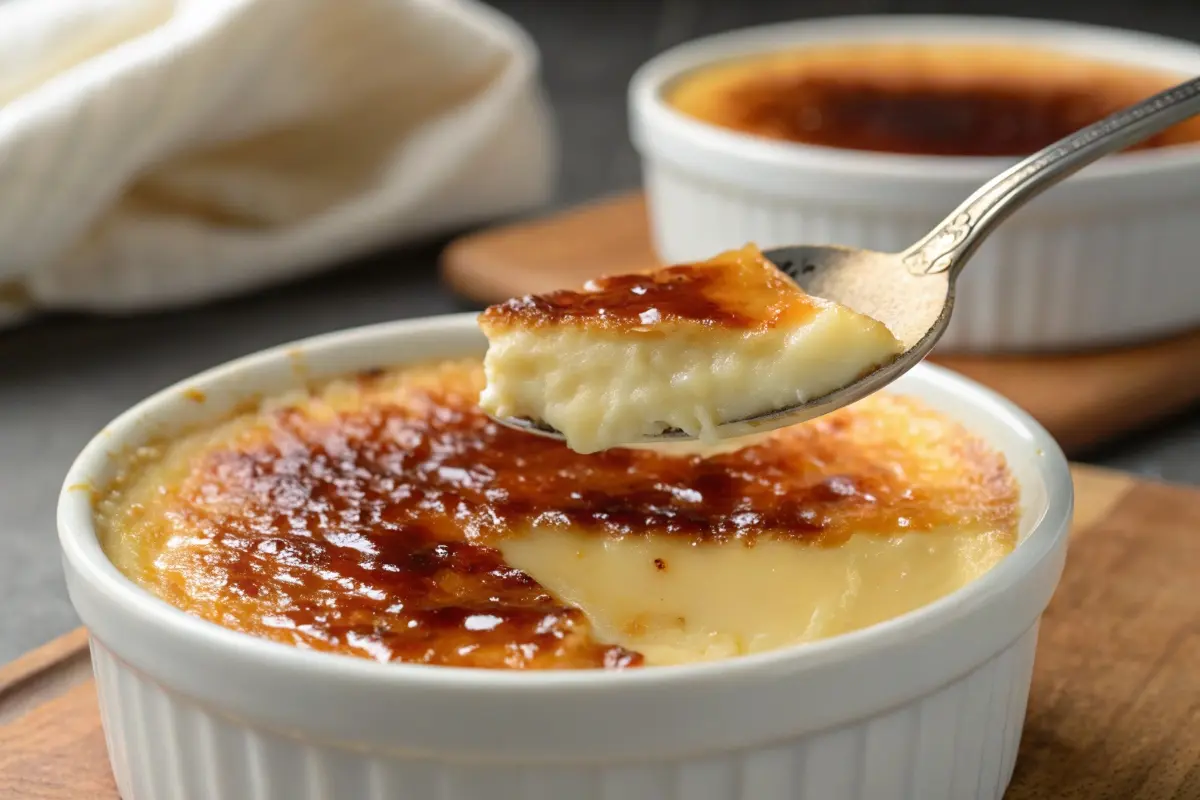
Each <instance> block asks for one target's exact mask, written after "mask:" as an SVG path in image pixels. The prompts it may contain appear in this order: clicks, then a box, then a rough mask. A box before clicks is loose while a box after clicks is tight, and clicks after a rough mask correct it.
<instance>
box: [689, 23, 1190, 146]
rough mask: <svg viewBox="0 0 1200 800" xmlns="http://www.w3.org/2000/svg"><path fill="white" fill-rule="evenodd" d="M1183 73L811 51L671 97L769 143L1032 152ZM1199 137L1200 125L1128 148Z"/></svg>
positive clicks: (1010, 56) (750, 62)
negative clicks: (770, 141)
mask: <svg viewBox="0 0 1200 800" xmlns="http://www.w3.org/2000/svg"><path fill="white" fill-rule="evenodd" d="M1185 77H1187V76H1185V75H1178V74H1172V73H1169V72H1165V71H1158V70H1151V69H1146V68H1143V67H1138V66H1133V65H1130V64H1120V63H1112V62H1106V61H1101V60H1099V59H1092V58H1085V57H1081V56H1077V55H1072V54H1067V53H1059V52H1054V51H1052V50H1045V49H1037V48H1026V47H1018V46H1005V45H996V44H988V43H985V42H953V43H952V42H942V43H912V42H908V43H906V42H873V43H847V44H834V45H814V46H809V47H803V48H796V49H794V50H789V51H784V52H776V53H763V54H757V55H753V56H748V57H745V58H739V59H732V60H729V61H724V62H720V63H715V64H712V65H709V66H706V67H702V68H699V69H696V70H694V71H693V72H691V73H689V74H687V75H684V76H681V77H680V78H679V79H678V80H677V81H675V82H674V83H673V84H672V85H670V86H669V87H668V88H667V91H666V92H665V100H666V101H667V103H668V104H670V105H671V106H673V107H674V108H676V109H677V110H679V111H681V112H683V113H684V114H687V115H688V116H691V117H694V118H696V119H698V120H701V121H703V122H707V123H710V124H712V125H717V126H720V127H722V128H728V129H732V130H736V131H739V132H742V133H747V134H752V135H755V136H762V137H766V138H769V139H776V140H783V141H791V142H799V143H802V144H808V145H818V146H822V147H837V148H845V149H853V150H871V151H876V152H885V153H904V154H911V155H933V156H968V157H1016V156H1025V155H1029V154H1030V153H1033V152H1035V151H1037V150H1040V149H1041V148H1043V147H1045V146H1047V145H1049V144H1051V143H1052V142H1055V141H1057V140H1058V139H1060V138H1062V137H1064V136H1067V135H1070V134H1071V133H1073V132H1075V131H1077V130H1079V129H1080V128H1082V127H1085V126H1087V125H1090V124H1092V123H1094V122H1097V121H1099V120H1101V119H1103V118H1104V117H1106V116H1108V115H1109V114H1112V113H1114V112H1116V111H1119V110H1120V109H1122V108H1124V107H1125V106H1128V105H1131V104H1132V103H1135V102H1137V101H1139V100H1141V99H1143V98H1145V97H1148V96H1150V95H1152V94H1155V93H1157V92H1161V91H1163V90H1164V89H1167V88H1169V87H1171V86H1173V85H1175V84H1176V83H1178V82H1180V81H1181V80H1183V79H1184V78H1185ZM1197 141H1200V121H1197V120H1191V121H1186V122H1183V123H1180V124H1179V125H1176V126H1174V127H1172V128H1169V129H1167V130H1166V131H1163V132H1162V133H1159V134H1156V135H1155V136H1152V137H1150V138H1148V139H1146V140H1145V141H1143V142H1139V143H1138V144H1136V145H1134V146H1133V147H1132V148H1131V149H1145V148H1155V147H1169V146H1174V145H1180V144H1192V143H1195V142H1197Z"/></svg>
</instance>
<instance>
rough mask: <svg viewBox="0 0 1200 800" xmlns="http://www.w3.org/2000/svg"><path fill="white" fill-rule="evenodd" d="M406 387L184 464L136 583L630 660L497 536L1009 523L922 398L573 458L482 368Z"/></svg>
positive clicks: (380, 626) (956, 432)
mask: <svg viewBox="0 0 1200 800" xmlns="http://www.w3.org/2000/svg"><path fill="white" fill-rule="evenodd" d="M411 375H413V376H416V377H410V374H409V373H403V372H401V373H384V374H382V375H374V376H363V377H360V378H359V379H358V386H359V390H360V391H361V394H362V397H363V398H364V399H362V401H361V402H360V403H358V404H356V405H355V406H354V407H353V408H350V409H348V410H337V409H334V408H332V407H330V406H328V405H322V404H321V400H320V398H319V397H318V398H315V399H312V400H306V401H304V402H303V403H301V404H297V405H292V406H290V407H284V408H281V409H278V410H274V411H270V412H264V413H262V414H260V415H258V416H255V417H252V418H250V419H248V420H246V421H245V425H243V426H242V427H240V428H238V431H240V432H239V433H237V434H236V435H231V436H229V437H227V438H226V439H225V440H221V441H219V442H218V443H217V444H215V445H213V446H211V447H207V448H205V449H201V450H200V451H199V452H197V453H196V454H194V455H193V456H192V457H191V460H190V461H189V462H188V467H187V470H186V471H185V473H184V474H183V475H182V478H181V479H180V480H179V481H178V483H177V485H165V486H162V488H161V490H158V491H157V498H156V500H155V502H156V503H158V504H160V505H159V507H158V508H157V510H156V511H155V512H154V513H156V514H159V515H161V520H160V521H161V525H160V526H159V528H156V529H155V530H161V534H156V535H157V536H158V537H159V541H157V542H152V541H143V542H138V546H139V547H143V548H145V549H146V550H147V552H146V553H145V554H144V555H145V556H146V557H147V558H148V561H149V563H151V564H152V566H151V567H149V568H148V569H147V571H146V574H145V575H144V576H143V580H144V582H145V583H147V584H149V588H151V589H152V590H153V591H156V592H157V593H159V594H160V595H161V596H163V597H164V598H165V599H166V600H168V601H169V602H171V603H174V604H175V605H177V606H179V607H181V608H184V609H185V610H188V611H190V612H191V613H195V614H198V615H199V616H202V617H205V618H207V619H210V620H211V621H213V622H217V623H219V624H221V625H225V626H226V627H230V628H233V629H235V630H241V631H244V632H247V633H252V634H255V635H259V636H264V637H267V638H271V639H275V640H279V641H284V642H288V643H292V644H298V645H301V646H304V647H311V648H315V649H320V650H329V651H335V652H344V653H350V654H354V655H358V656H362V657H367V658H374V659H378V660H399V661H409V662H419V663H431V664H451V665H462V666H477V667H497V668H513V669H521V668H534V669H536V668H547V667H557V668H571V667H577V668H578V667H582V668H586V667H609V668H619V667H627V666H637V665H639V664H641V663H642V658H641V656H640V655H639V654H636V653H631V652H629V651H627V650H624V649H622V648H620V647H616V646H611V645H607V644H605V643H602V642H598V641H597V640H596V639H595V637H594V635H593V633H592V631H591V628H590V625H589V623H588V620H587V619H586V618H585V617H584V616H583V615H582V614H581V613H580V612H579V611H578V610H577V609H575V608H571V607H568V606H565V605H563V604H562V603H561V602H560V601H558V600H557V599H556V598H554V597H552V596H551V595H550V594H549V593H548V592H546V591H545V589H543V588H542V587H541V586H540V585H539V584H538V583H537V582H536V581H534V580H533V579H532V578H530V577H529V576H528V575H526V574H524V573H522V572H520V571H518V570H515V569H513V568H511V567H509V566H508V565H506V564H505V563H504V560H503V558H502V557H501V555H500V552H499V550H498V549H496V547H495V545H496V544H497V543H500V542H503V541H504V539H505V537H509V536H519V535H521V531H522V530H527V529H529V528H530V527H538V526H549V527H568V526H569V527H570V528H573V529H575V530H581V531H586V532H592V533H594V534H595V535H598V536H642V535H647V534H654V535H662V536H673V537H686V538H687V539H688V540H691V541H692V542H694V543H695V544H697V545H704V544H705V543H709V542H715V541H732V540H740V541H742V542H744V543H746V544H747V545H752V544H753V543H754V541H755V540H756V539H757V538H758V537H761V536H771V537H784V538H789V539H792V540H795V541H796V542H797V545H798V546H805V545H807V546H825V547H834V546H837V545H838V544H839V543H840V542H841V541H843V540H844V539H845V538H846V537H847V536H849V535H850V534H851V533H858V532H863V533H877V534H880V535H894V534H896V533H897V532H913V531H932V530H935V529H944V528H955V527H956V526H957V527H961V526H963V525H970V526H972V529H977V528H979V527H980V526H982V527H984V528H989V529H993V530H995V531H999V532H1001V533H1002V534H1003V533H1007V534H1010V535H1011V534H1012V532H1013V531H1014V530H1015V523H1016V518H1017V516H1016V515H1017V489H1016V485H1015V483H1014V481H1013V479H1012V477H1011V475H1010V474H1009V472H1008V470H1007V468H1006V466H1005V463H1004V460H1003V458H1002V457H1001V456H999V455H997V454H995V453H993V452H991V451H990V450H989V449H987V448H986V447H985V446H984V445H983V444H982V443H980V442H979V441H977V440H975V439H974V438H972V437H970V436H968V435H967V434H966V433H965V432H964V431H963V430H962V429H960V428H959V427H958V426H957V425H955V424H953V423H951V422H949V421H947V420H945V419H944V418H942V417H940V416H938V415H937V414H935V413H933V412H931V411H930V410H928V409H926V408H925V407H924V406H922V405H920V404H918V403H916V402H914V401H911V400H906V399H903V398H894V397H884V396H880V397H874V398H871V399H869V400H867V401H864V402H862V403H860V404H858V405H856V406H854V407H852V408H849V409H844V410H842V411H839V412H837V413H835V414H832V415H829V416H827V417H824V418H822V419H820V420H817V421H815V422H813V423H809V424H805V425H800V426H796V427H792V428H789V429H785V430H783V431H779V432H776V433H774V434H772V435H770V436H769V437H767V438H766V439H764V440H763V441H761V442H757V443H755V444H754V445H752V446H750V447H747V448H745V449H742V450H739V451H736V452H732V453H728V452H727V453H724V454H719V455H714V456H710V457H701V456H697V455H691V456H679V455H666V454H664V453H662V452H659V451H653V450H610V451H605V452H602V453H599V454H595V455H590V456H581V455H579V454H577V453H574V452H572V451H571V450H568V449H567V448H566V447H565V446H563V445H562V444H561V443H558V442H556V441H553V440H549V439H544V438H541V437H535V436H529V435H526V434H521V433H518V432H515V431H512V430H510V429H508V428H505V427H502V426H499V425H496V424H495V423H493V422H492V421H490V420H489V419H488V418H487V417H486V416H485V415H484V414H482V412H480V411H479V410H478V408H476V407H475V405H474V403H473V400H472V398H473V397H474V392H477V391H478V389H479V387H480V386H481V385H482V382H483V378H482V373H481V369H480V368H479V365H478V364H477V363H476V362H470V363H466V364H456V365H453V366H445V367H442V368H440V369H434V370H426V371H425V372H424V373H421V372H420V371H418V372H416V373H411ZM422 376H423V377H422ZM439 387H440V388H439ZM143 468H144V465H143V467H137V468H135V469H134V474H131V476H130V477H129V479H127V480H126V481H124V482H123V483H122V486H123V487H126V488H118V489H116V490H115V491H113V492H110V493H109V497H108V499H107V500H106V501H105V502H104V503H102V507H104V508H106V509H107V510H106V511H104V512H102V513H101V515H100V518H101V527H102V528H104V527H107V528H114V529H121V528H122V527H123V526H124V527H128V526H131V525H133V524H134V522H135V521H142V522H144V515H145V514H146V513H147V511H146V509H144V508H135V507H134V506H133V504H131V503H130V502H129V501H128V500H126V499H125V498H124V497H123V493H124V492H125V491H127V487H128V486H131V485H134V484H136V482H137V480H138V479H137V475H136V472H137V470H138V469H143ZM135 518H137V520H135ZM156 548H157V549H156ZM656 567H657V569H660V570H667V569H669V565H668V564H667V563H666V562H665V561H664V562H663V563H662V564H661V565H656Z"/></svg>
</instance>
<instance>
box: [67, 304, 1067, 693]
mask: <svg viewBox="0 0 1200 800" xmlns="http://www.w3.org/2000/svg"><path fill="white" fill-rule="evenodd" d="M475 319H476V314H474V313H470V312H469V313H465V314H448V315H440V316H434V317H424V318H419V319H411V320H402V321H396V322H384V323H378V324H374V325H367V326H362V327H357V328H351V329H346V330H341V331H336V332H333V333H328V334H322V335H319V336H314V337H309V338H305V339H301V340H298V341H295V342H290V343H285V344H281V345H278V346H275V347H271V348H268V349H265V350H261V351H258V352H255V353H252V354H250V355H247V356H243V357H241V358H238V359H234V360H232V361H229V362H226V363H224V364H221V365H218V366H215V367H213V368H210V369H208V370H205V371H203V372H201V373H199V374H197V375H194V376H192V377H190V378H185V379H184V380H182V381H179V382H177V383H175V384H173V385H171V386H168V387H166V388H164V389H162V390H160V391H158V392H155V393H154V394H152V395H150V396H149V397H147V398H145V399H144V400H142V401H140V402H139V403H137V404H135V405H134V406H132V407H131V408H129V409H127V410H126V411H124V412H123V413H122V414H120V415H119V416H117V417H116V418H115V419H114V420H113V421H112V422H111V423H109V425H106V426H105V427H104V428H103V429H102V430H101V431H100V432H99V433H98V434H97V435H96V436H95V437H94V438H93V439H92V440H91V441H89V442H88V444H87V445H86V446H85V447H84V448H83V450H82V451H81V452H80V454H79V455H78V456H77V457H76V459H75V461H74V462H73V463H72V465H71V467H70V469H69V470H68V473H67V476H66V479H65V481H64V483H63V487H62V490H61V492H60V495H59V501H58V506H57V523H58V525H57V527H58V534H59V541H60V546H61V549H62V554H63V557H64V558H65V559H66V560H67V561H68V562H69V564H70V566H71V567H72V568H73V569H74V570H75V572H76V574H77V575H78V577H79V578H80V579H82V580H85V581H87V582H88V583H89V584H90V585H91V586H92V588H93V589H95V590H97V591H99V592H101V593H103V594H104V595H106V596H107V597H108V598H109V599H110V601H112V602H113V603H115V604H117V605H118V606H120V608H121V609H122V612H123V613H126V614H128V615H131V616H133V617H135V618H137V619H138V620H139V621H140V622H141V623H143V624H147V625H150V626H152V627H153V628H155V629H157V631H158V632H160V633H162V634H163V635H164V636H167V637H170V636H184V637H188V638H192V639H194V640H196V641H198V642H202V643H204V644H206V645H207V646H209V647H212V648H217V649H221V650H223V651H225V652H227V653H228V654H229V656H230V657H231V658H235V659H243V660H244V659H250V660H253V661H254V662H257V663H258V664H259V665H260V666H262V667H263V668H269V669H275V670H282V671H287V672H289V673H292V672H297V671H298V672H305V673H321V674H322V675H323V677H324V678H326V679H328V680H345V681H349V682H352V683H360V682H367V681H369V682H372V684H378V685H380V686H395V685H400V686H405V687H409V688H420V687H422V686H424V687H429V688H431V689H432V688H437V689H447V688H452V689H456V690H459V691H483V692H490V691H494V690H503V691H504V692H514V691H516V692H540V693H551V692H554V691H556V690H566V691H572V692H578V691H592V692H598V691H618V692H619V691H622V690H624V689H628V688H634V687H635V686H636V687H640V688H647V687H651V688H652V687H655V686H659V685H663V684H669V685H672V686H679V685H682V684H693V685H694V684H698V683H703V682H706V681H713V680H718V681H728V680H749V679H752V678H753V677H754V676H755V675H756V674H764V675H765V674H771V673H774V672H777V671H778V670H779V669H780V668H782V667H789V668H793V669H796V668H801V667H805V666H811V667H814V668H815V667H819V666H823V665H826V664H829V663H831V662H832V663H838V662H839V661H844V660H849V659H857V658H863V657H870V656H871V655H872V654H874V653H878V652H880V651H886V650H887V649H888V648H889V647H893V646H895V645H897V644H898V643H899V642H901V641H904V640H909V639H911V638H912V637H914V636H921V635H933V634H934V633H936V632H937V631H938V630H939V629H941V628H942V627H943V626H945V625H948V624H951V623H952V622H953V621H954V620H955V619H957V618H958V617H959V616H960V615H961V614H962V613H965V612H964V609H970V608H974V607H977V606H978V605H979V604H981V603H985V602H986V601H987V598H988V597H989V596H991V595H993V594H995V593H998V592H1002V591H1004V590H1005V589H1006V588H1011V586H1012V585H1013V584H1014V583H1016V582H1018V581H1019V580H1020V579H1021V578H1022V577H1023V576H1025V575H1027V574H1029V573H1032V572H1033V571H1035V569H1036V568H1037V566H1038V565H1039V564H1040V563H1041V562H1042V561H1044V560H1045V559H1047V558H1049V557H1051V556H1052V554H1053V553H1054V551H1055V550H1056V548H1057V546H1058V545H1059V544H1060V540H1061V539H1065V537H1066V536H1067V535H1068V529H1069V523H1070V515H1071V509H1072V504H1073V490H1072V482H1071V475H1070V467H1069V464H1068V462H1067V460H1066V457H1065V455H1064V454H1063V453H1062V450H1061V449H1060V448H1059V446H1058V444H1057V443H1056V442H1055V440H1054V439H1053V437H1051V436H1050V434H1049V433H1048V432H1047V431H1046V430H1045V429H1044V428H1043V427H1042V426H1041V425H1040V424H1038V423H1037V422H1036V421H1035V420H1033V418H1032V417H1030V416H1029V415H1028V414H1027V413H1026V412H1024V411H1022V410H1021V409H1020V408H1018V407H1017V406H1016V405H1014V404H1013V403H1012V402H1010V401H1009V400H1007V399H1005V398H1003V397H1001V396H1000V395H998V394H996V393H995V392H992V391H991V390H989V389H987V388H985V387H983V386H980V385H978V384H976V383H974V382H973V381H970V380H969V379H967V378H964V377H962V376H960V375H956V374H955V373H953V372H951V371H950V370H946V369H944V368H941V367H937V366H933V365H929V364H922V365H918V367H917V368H916V370H917V372H916V374H918V375H920V374H924V375H927V376H928V379H929V380H932V381H933V382H934V385H935V387H936V389H937V390H938V391H939V392H941V393H945V394H946V395H947V396H948V397H950V398H952V399H954V400H958V401H962V402H964V403H966V404H967V405H970V406H974V407H975V409H976V410H978V411H982V412H984V413H985V414H986V415H987V416H990V417H992V418H994V419H997V420H1000V421H1001V422H1002V423H1003V424H1004V426H1005V427H1006V428H1008V429H1009V430H1011V431H1012V432H1013V433H1014V435H1015V436H1016V437H1018V438H1020V439H1023V440H1025V441H1026V442H1028V443H1029V445H1030V447H1031V448H1034V450H1035V451H1036V452H1038V453H1039V454H1040V458H1039V459H1038V462H1037V463H1038V467H1037V472H1038V475H1039V478H1040V479H1041V481H1042V482H1043V484H1044V486H1045V494H1046V498H1045V504H1044V505H1043V506H1040V507H1039V508H1038V509H1037V510H1036V512H1035V513H1036V521H1035V523H1034V525H1033V527H1032V529H1031V530H1030V532H1029V534H1028V535H1027V536H1026V537H1024V539H1023V540H1022V541H1021V542H1020V544H1019V545H1018V547H1017V548H1016V549H1015V550H1014V552H1013V553H1012V554H1010V555H1009V556H1008V557H1006V558H1005V559H1004V560H1003V561H1001V562H1000V563H999V564H997V565H996V566H995V567H993V568H992V569H991V570H989V571H988V573H987V574H985V575H983V576H981V577H979V578H978V579H976V580H974V581H972V582H970V583H969V584H967V585H966V586H964V587H962V588H960V589H958V590H956V591H954V592H952V593H950V594H948V595H946V596H944V597H942V598H939V599H938V600H936V601H934V602H933V603H929V604H927V605H925V606H922V607H920V608H918V609H915V610H913V611H911V612H908V613H907V614H903V615H900V616H898V617H895V618H892V619H890V620H887V621H885V622H882V623H879V624H877V625H873V626H870V627H868V628H864V629H861V630H858V631H854V632H851V633H847V634H842V635H839V636H835V637H831V638H829V639H824V640H820V641H816V642H810V643H806V644H801V645H795V646H792V647H786V648H781V649H778V650H773V651H768V652H764V653H758V654H753V655H747V656H740V657H737V658H731V659H723V660H719V661H712V662H702V663H696V664H685V665H677V666H674V665H673V666H666V665H664V666H655V667H648V668H645V669H637V670H625V671H610V670H547V671H541V672H538V673H535V674H527V673H525V672H516V671H507V670H482V669H474V668H469V667H446V666H430V665H421V664H405V663H378V662H374V661H370V660H366V659H359V658H353V657H348V656H345V655H338V654H330V653H321V652H313V651H306V650H301V649H299V648H296V647H292V646H290V645H286V644H282V643H277V642H273V641H269V640H266V639H262V638H259V637H255V636H251V635H249V634H244V633H240V632H236V631H233V630H230V629H227V628H224V627H222V626H220V625H217V624H215V623H210V622H207V621H205V620H202V619H200V618H198V617H195V616H192V615H190V614H188V613H186V612H184V611H182V610H181V609H178V608H175V607H174V606H171V605H170V604H168V603H167V602H165V601H163V600H161V599H159V598H157V597H155V596H154V595H152V594H151V593H149V592H147V591H145V590H144V589H142V588H140V587H138V586H136V585H135V584H134V583H133V582H132V581H130V580H129V579H128V578H126V577H125V576H124V575H122V574H121V573H120V572H119V570H117V568H116V566H115V565H114V564H112V562H111V561H109V559H108V558H107V557H106V556H105V555H104V553H103V551H102V550H101V548H100V545H99V541H98V539H97V537H96V532H95V526H94V521H93V514H94V508H93V503H92V499H91V495H92V490H93V489H94V484H93V483H92V481H91V478H92V476H93V475H98V474H101V473H102V472H103V467H104V466H105V464H106V463H107V462H108V461H109V459H111V458H112V451H113V449H114V448H120V447H121V446H122V445H126V446H136V445H137V444H138V443H139V438H138V436H137V435H136V433H137V431H138V430H139V429H140V428H141V427H142V424H143V423H144V421H145V419H144V418H145V417H147V416H148V415H152V414H153V413H154V412H155V410H156V409H160V408H162V407H163V406H166V405H169V404H170V403H172V402H179V398H180V396H182V395H183V393H184V391H185V390H188V389H193V388H199V389H200V390H201V391H204V387H206V386H209V385H211V384H218V383H226V382H229V383H236V381H235V380H234V379H235V376H237V375H238V374H245V372H247V371H253V370H254V369H256V368H258V367H260V366H262V365H265V364H267V363H271V362H276V361H287V360H294V359H295V358H296V354H297V353H315V352H317V351H320V350H325V349H331V350H338V349H344V348H349V347H351V346H352V345H354V344H356V343H358V344H361V343H364V342H367V341H370V340H381V341H387V340H389V339H394V338H397V337H405V336H413V335H416V334H418V333H420V332H426V333H435V334H436V333H438V332H441V333H451V332H454V331H458V332H459V333H461V332H462V329H463V328H464V327H465V326H467V325H471V326H474V325H475ZM465 354H466V351H465V350H464V355H465ZM397 363H398V364H399V363H403V361H398V362H397ZM350 371H352V370H350ZM322 377H334V375H332V374H330V375H329V376H322Z"/></svg>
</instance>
